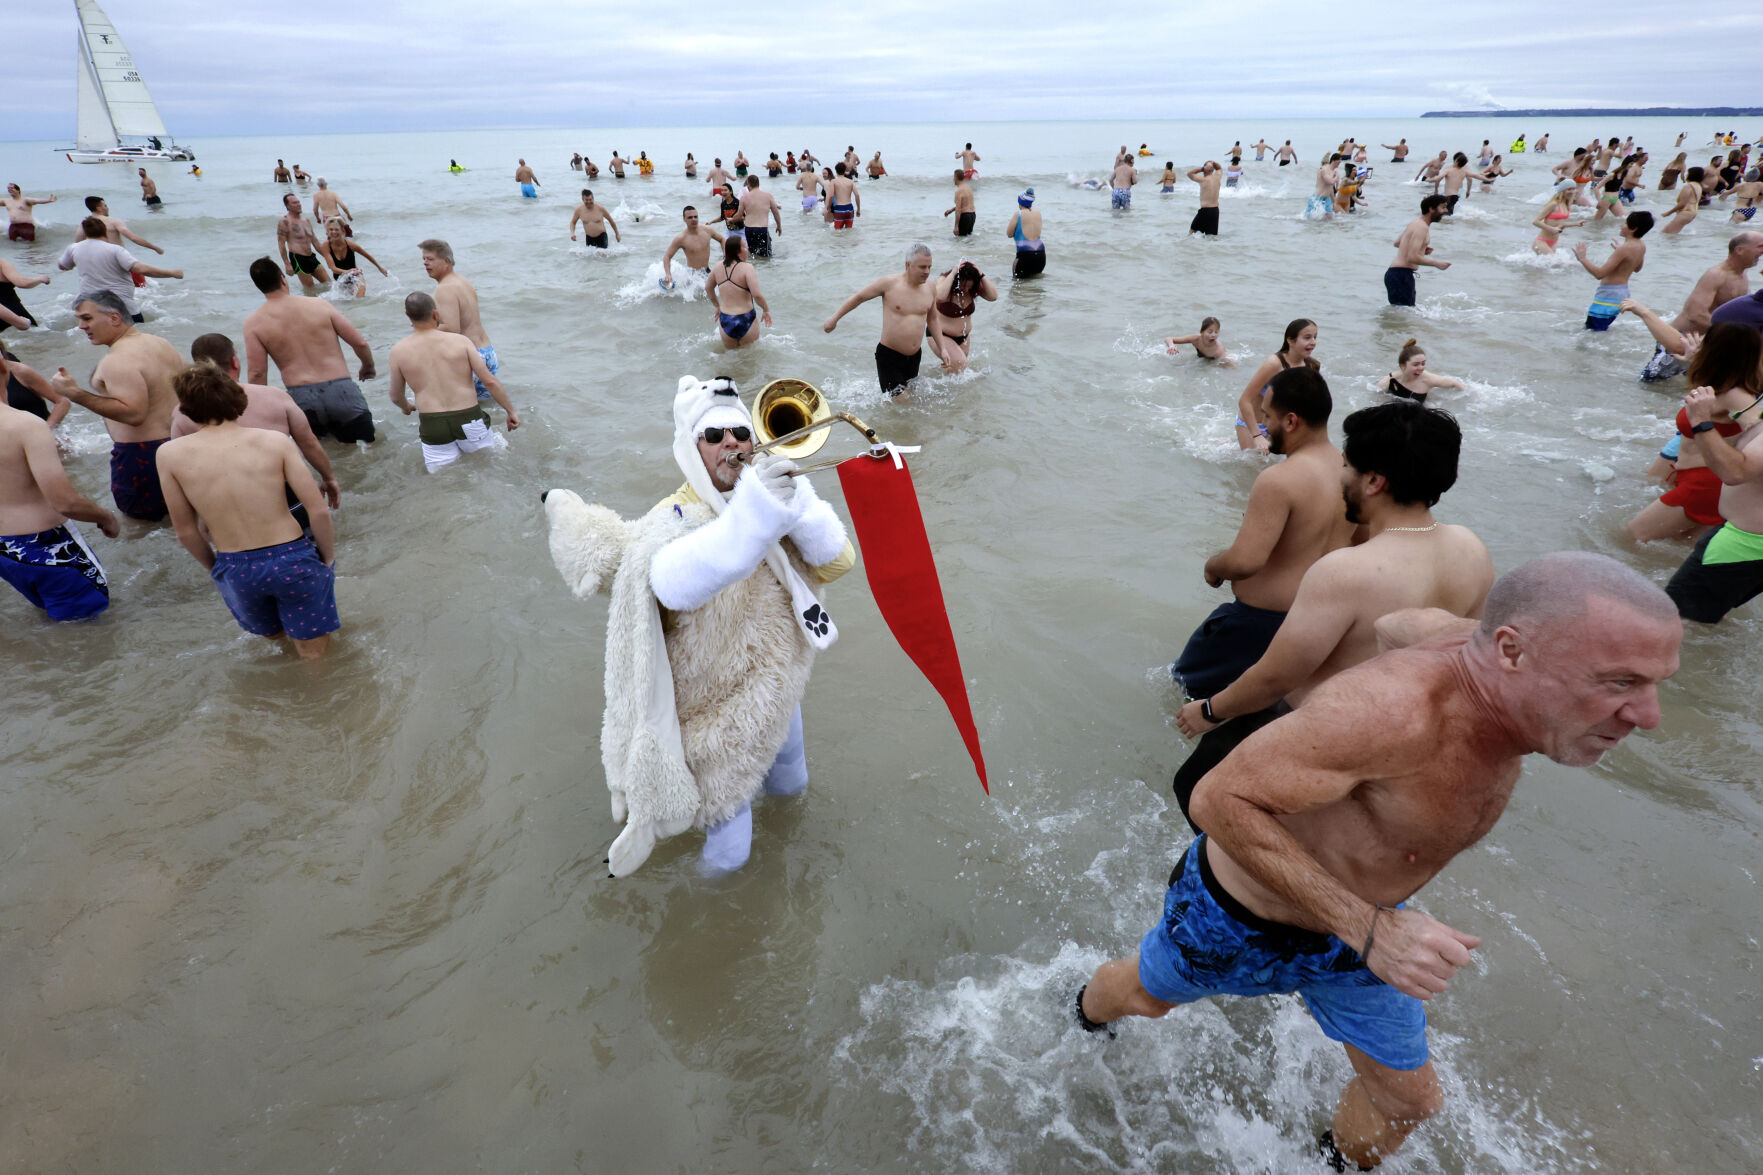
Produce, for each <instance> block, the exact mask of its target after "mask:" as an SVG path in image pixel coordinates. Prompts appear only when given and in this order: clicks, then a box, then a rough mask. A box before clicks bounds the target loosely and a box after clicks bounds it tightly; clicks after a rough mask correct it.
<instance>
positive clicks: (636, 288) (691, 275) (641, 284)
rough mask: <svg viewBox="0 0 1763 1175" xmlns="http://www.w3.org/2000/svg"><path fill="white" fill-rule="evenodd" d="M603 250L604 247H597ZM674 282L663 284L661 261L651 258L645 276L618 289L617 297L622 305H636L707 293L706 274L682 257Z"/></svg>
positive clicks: (689, 298)
mask: <svg viewBox="0 0 1763 1175" xmlns="http://www.w3.org/2000/svg"><path fill="white" fill-rule="evenodd" d="M593 251H594V252H596V253H597V252H600V250H598V249H596V250H593ZM674 262H675V264H674V266H673V285H672V286H671V287H668V286H663V285H662V284H661V283H662V272H663V271H662V267H661V262H659V261H651V262H650V263H649V267H648V268H647V269H645V270H643V276H642V277H641V278H638V279H637V280H635V281H631V282H626V283H625V284H624V285H622V286H620V287H618V289H617V290H616V291H615V292H614V295H613V296H614V298H615V299H616V300H617V304H618V305H620V306H634V305H636V304H637V303H639V302H647V301H649V300H650V299H653V298H678V299H679V300H680V301H682V302H696V301H697V300H698V299H699V298H702V297H703V296H704V281H705V279H704V275H703V274H701V273H699V272H698V271H697V270H695V269H692V268H691V267H690V266H688V265H686V264H685V263H684V262H683V261H682V260H680V258H679V257H677V256H676V257H675V258H674Z"/></svg>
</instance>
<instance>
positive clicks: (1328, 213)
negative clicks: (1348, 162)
mask: <svg viewBox="0 0 1763 1175" xmlns="http://www.w3.org/2000/svg"><path fill="white" fill-rule="evenodd" d="M1340 184H1341V156H1340V152H1338V151H1336V152H1333V153H1331V154H1329V155H1327V156H1325V157H1324V158H1323V160H1322V166H1321V167H1318V168H1317V169H1316V188H1315V190H1313V191H1312V192H1311V193H1310V198H1309V199H1308V200H1306V201H1305V202H1304V219H1305V220H1333V219H1334V205H1335V193H1336V192H1337V191H1338V190H1339V188H1340Z"/></svg>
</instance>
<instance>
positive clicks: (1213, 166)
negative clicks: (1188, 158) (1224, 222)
mask: <svg viewBox="0 0 1763 1175" xmlns="http://www.w3.org/2000/svg"><path fill="white" fill-rule="evenodd" d="M1188 178H1189V179H1191V180H1193V181H1194V182H1195V183H1197V184H1199V185H1200V210H1199V211H1198V212H1196V213H1194V219H1193V221H1192V222H1191V223H1189V225H1188V236H1190V237H1191V236H1193V235H1194V234H1195V233H1199V234H1200V235H1202V236H1207V237H1215V236H1217V235H1218V189H1219V187H1220V185H1222V184H1223V182H1224V169H1223V168H1221V167H1219V166H1218V164H1217V163H1215V162H1214V161H1213V160H1210V159H1208V160H1207V161H1206V162H1205V163H1203V164H1201V165H1200V166H1199V167H1194V168H1190V169H1189V170H1188Z"/></svg>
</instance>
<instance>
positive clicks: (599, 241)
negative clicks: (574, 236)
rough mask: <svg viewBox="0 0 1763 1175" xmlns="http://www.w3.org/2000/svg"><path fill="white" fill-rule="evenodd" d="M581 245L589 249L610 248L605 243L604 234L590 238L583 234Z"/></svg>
mask: <svg viewBox="0 0 1763 1175" xmlns="http://www.w3.org/2000/svg"><path fill="white" fill-rule="evenodd" d="M582 244H584V245H586V246H587V247H588V248H590V249H609V248H611V246H610V245H609V244H608V243H607V241H606V234H605V233H600V234H598V235H597V236H592V237H590V236H588V235H587V234H586V233H583V234H582Z"/></svg>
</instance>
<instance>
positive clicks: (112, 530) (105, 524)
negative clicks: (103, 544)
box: [98, 510, 122, 539]
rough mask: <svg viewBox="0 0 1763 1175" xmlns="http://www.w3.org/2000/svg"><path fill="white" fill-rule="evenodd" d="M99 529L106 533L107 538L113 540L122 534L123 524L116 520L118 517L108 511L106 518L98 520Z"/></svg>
mask: <svg viewBox="0 0 1763 1175" xmlns="http://www.w3.org/2000/svg"><path fill="white" fill-rule="evenodd" d="M98 529H99V530H101V531H103V532H104V537H105V538H108V539H113V538H115V537H116V536H117V535H119V534H121V533H122V524H121V523H120V522H118V521H117V520H116V515H114V514H112V513H111V512H110V511H108V510H106V511H104V517H102V518H100V519H99V520H98Z"/></svg>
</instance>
